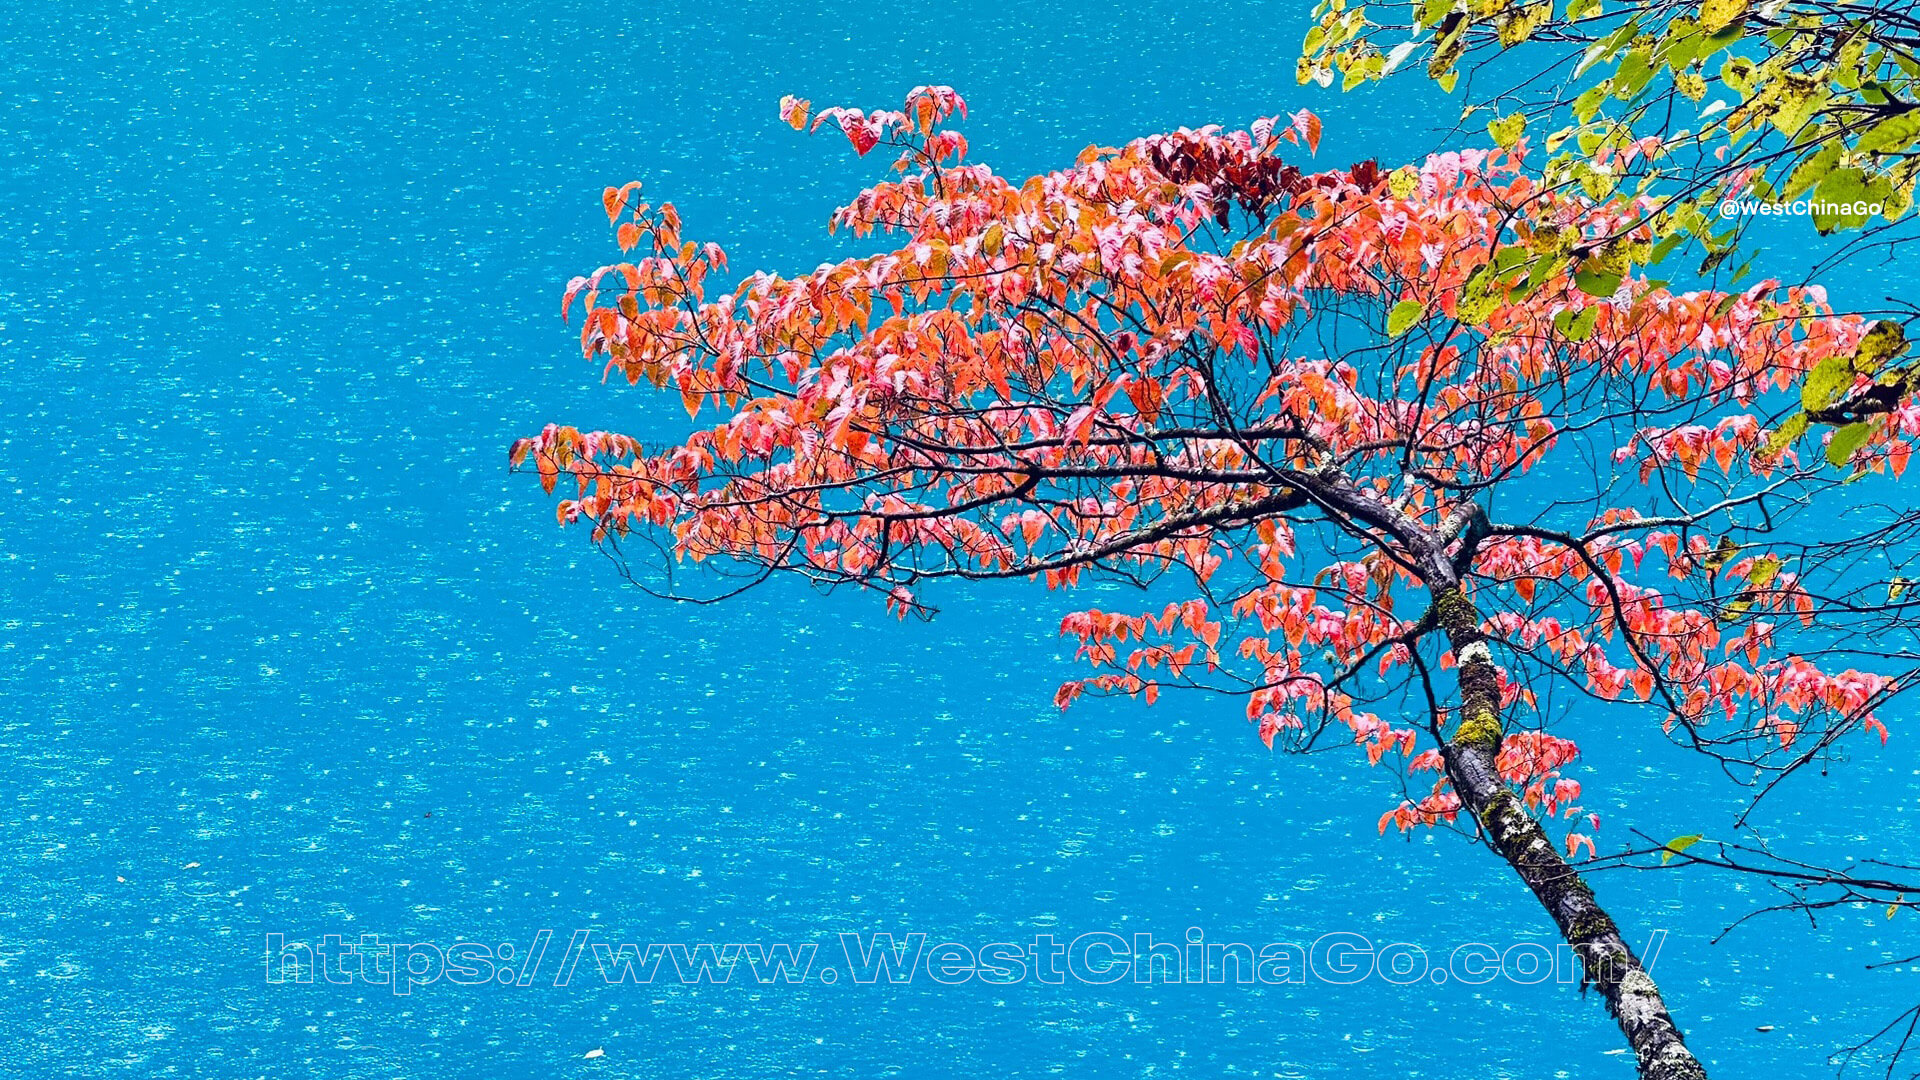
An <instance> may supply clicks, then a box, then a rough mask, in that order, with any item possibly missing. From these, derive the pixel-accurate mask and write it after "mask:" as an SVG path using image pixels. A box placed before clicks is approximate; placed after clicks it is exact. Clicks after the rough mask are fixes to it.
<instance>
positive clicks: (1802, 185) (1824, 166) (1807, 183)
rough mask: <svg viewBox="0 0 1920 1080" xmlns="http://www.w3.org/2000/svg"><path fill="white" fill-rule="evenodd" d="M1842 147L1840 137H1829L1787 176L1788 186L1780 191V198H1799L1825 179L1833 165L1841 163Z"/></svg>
mask: <svg viewBox="0 0 1920 1080" xmlns="http://www.w3.org/2000/svg"><path fill="white" fill-rule="evenodd" d="M1841 149H1842V148H1841V146H1840V140H1839V139H1829V140H1828V141H1827V142H1826V143H1825V144H1824V145H1822V146H1821V147H1820V149H1819V150H1818V151H1816V152H1815V153H1814V155H1813V156H1812V157H1810V158H1808V159H1807V160H1805V161H1803V162H1801V163H1800V165H1799V167H1797V168H1795V169H1794V170H1793V172H1792V174H1791V175H1789V176H1788V177H1787V187H1786V190H1784V191H1782V192H1781V193H1780V198H1781V199H1783V200H1789V201H1791V200H1793V199H1797V198H1799V197H1800V196H1802V195H1804V194H1806V193H1807V192H1808V191H1811V190H1812V189H1813V187H1814V185H1816V184H1818V183H1819V182H1820V181H1822V180H1825V179H1826V178H1827V174H1828V173H1830V172H1832V171H1833V167H1834V166H1835V165H1838V164H1840V151H1841Z"/></svg>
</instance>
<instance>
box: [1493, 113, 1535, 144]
mask: <svg viewBox="0 0 1920 1080" xmlns="http://www.w3.org/2000/svg"><path fill="white" fill-rule="evenodd" d="M1526 130H1527V118H1526V117H1524V116H1522V115H1520V114H1519V113H1510V114H1508V115H1506V116H1502V117H1500V118H1499V119H1497V120H1493V121H1490V122H1488V124H1487V134H1488V135H1491V136H1493V143H1494V145H1495V146H1498V147H1499V148H1500V149H1502V150H1511V149H1513V147H1514V144H1516V143H1518V142H1519V141H1520V136H1521V134H1523V133H1524V132H1525V131H1526Z"/></svg>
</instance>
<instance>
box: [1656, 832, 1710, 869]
mask: <svg viewBox="0 0 1920 1080" xmlns="http://www.w3.org/2000/svg"><path fill="white" fill-rule="evenodd" d="M1705 839H1706V837H1704V836H1701V835H1700V834H1699V833H1688V834H1687V835H1685V836H1676V837H1674V838H1673V839H1671V840H1669V841H1667V842H1666V844H1664V845H1663V846H1664V847H1665V848H1666V849H1667V850H1665V851H1663V852H1661V853H1660V865H1661V866H1665V865H1667V863H1668V862H1669V861H1670V860H1672V858H1673V857H1674V856H1675V855H1678V854H1680V853H1681V852H1683V851H1685V850H1687V849H1688V848H1690V847H1692V846H1693V845H1695V844H1697V843H1699V842H1700V841H1702V840H1705Z"/></svg>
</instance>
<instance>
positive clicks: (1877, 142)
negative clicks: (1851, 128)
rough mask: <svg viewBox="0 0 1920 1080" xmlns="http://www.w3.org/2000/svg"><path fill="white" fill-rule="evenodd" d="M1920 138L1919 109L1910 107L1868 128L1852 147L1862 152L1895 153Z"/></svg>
mask: <svg viewBox="0 0 1920 1080" xmlns="http://www.w3.org/2000/svg"><path fill="white" fill-rule="evenodd" d="M1916 139H1920V109H1911V110H1909V111H1907V112H1903V113H1901V114H1900V115H1898V116H1895V117H1892V118H1890V119H1887V120H1882V121H1880V122H1879V123H1877V124H1875V125H1873V126H1872V127H1870V128H1868V129H1867V130H1866V132H1865V133H1864V134H1862V135H1861V136H1860V141H1859V142H1857V143H1855V144H1854V146H1853V148H1854V150H1855V151H1857V152H1859V153H1862V154H1897V153H1900V152H1901V151H1903V150H1905V149H1906V148H1907V147H1909V146H1912V145H1913V143H1914V140H1916Z"/></svg>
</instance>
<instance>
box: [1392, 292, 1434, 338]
mask: <svg viewBox="0 0 1920 1080" xmlns="http://www.w3.org/2000/svg"><path fill="white" fill-rule="evenodd" d="M1426 312H1427V305H1425V304H1423V303H1421V302H1420V301H1418V300H1402V301H1400V302H1399V303H1397V304H1395V305H1393V311H1392V312H1390V313H1389V314H1388V315H1387V336H1388V337H1390V338H1397V337H1399V336H1400V335H1402V334H1404V333H1406V332H1407V331H1409V330H1411V329H1413V324H1414V323H1417V322H1419V321H1420V316H1422V315H1424V314H1426Z"/></svg>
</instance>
